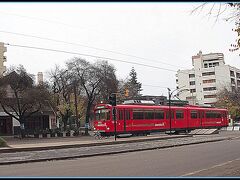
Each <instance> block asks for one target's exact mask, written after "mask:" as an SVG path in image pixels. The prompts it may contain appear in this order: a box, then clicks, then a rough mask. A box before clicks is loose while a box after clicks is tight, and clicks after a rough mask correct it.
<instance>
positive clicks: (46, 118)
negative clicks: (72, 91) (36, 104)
mask: <svg viewBox="0 0 240 180" xmlns="http://www.w3.org/2000/svg"><path fill="white" fill-rule="evenodd" d="M9 75H11V78H13V79H14V77H15V75H16V73H15V72H13V73H10V74H9ZM9 75H7V76H3V77H2V79H3V78H5V77H8V76H9ZM4 88H5V90H6V94H5V96H6V99H5V100H7V102H10V104H9V106H13V104H14V103H12V102H11V101H12V100H13V98H15V95H14V92H13V90H12V89H11V87H10V86H9V85H5V86H4ZM4 92H5V91H4ZM11 103H12V104H11ZM5 108H6V112H8V113H9V114H12V115H13V116H10V115H9V114H8V113H6V112H5V111H4V109H3V107H2V106H1V105H0V135H14V134H18V132H19V131H20V122H19V121H18V120H17V119H16V118H17V117H18V115H17V112H18V111H13V110H14V108H15V109H16V108H17V106H16V107H12V108H9V107H5ZM28 113H32V112H28ZM27 115H30V114H26V116H27ZM14 116H15V118H14ZM57 127H59V122H58V120H57V118H56V113H55V111H54V109H53V108H52V107H51V105H50V103H48V104H47V103H46V105H44V107H41V109H40V110H39V111H38V112H36V113H34V114H33V115H31V116H29V117H28V118H26V119H25V122H24V129H25V131H26V132H27V133H29V134H33V133H34V131H38V130H46V129H55V128H57Z"/></svg>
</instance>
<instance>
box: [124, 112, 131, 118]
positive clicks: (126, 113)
mask: <svg viewBox="0 0 240 180" xmlns="http://www.w3.org/2000/svg"><path fill="white" fill-rule="evenodd" d="M125 119H126V120H129V119H130V112H129V111H126V112H125Z"/></svg>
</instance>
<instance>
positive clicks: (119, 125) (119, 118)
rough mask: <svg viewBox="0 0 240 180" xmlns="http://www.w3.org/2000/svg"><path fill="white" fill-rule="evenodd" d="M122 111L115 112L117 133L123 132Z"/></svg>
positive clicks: (123, 116)
mask: <svg viewBox="0 0 240 180" xmlns="http://www.w3.org/2000/svg"><path fill="white" fill-rule="evenodd" d="M124 119H125V115H124V109H118V110H117V122H116V123H117V125H116V126H117V132H123V131H124V121H125V120H124Z"/></svg>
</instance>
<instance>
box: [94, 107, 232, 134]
mask: <svg viewBox="0 0 240 180" xmlns="http://www.w3.org/2000/svg"><path fill="white" fill-rule="evenodd" d="M115 108H116V134H126V133H127V134H129V133H130V134H150V133H151V132H154V131H169V130H171V131H174V132H176V133H178V132H183V131H184V132H189V131H191V130H194V129H199V128H221V127H227V126H228V112H227V110H226V109H218V108H206V107H198V106H184V107H178V106H171V107H170V109H169V106H147V105H117V106H115ZM169 110H170V111H171V118H170V116H169V114H170V113H169V112H170V111H169ZM112 112H113V106H111V105H109V104H99V105H97V106H96V107H95V108H94V130H95V131H99V132H100V133H101V134H102V135H105V136H110V135H114V132H115V128H114V118H113V113H112ZM170 122H171V126H170Z"/></svg>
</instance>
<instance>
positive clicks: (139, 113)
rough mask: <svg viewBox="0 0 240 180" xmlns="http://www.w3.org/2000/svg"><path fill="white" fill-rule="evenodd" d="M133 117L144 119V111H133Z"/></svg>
mask: <svg viewBox="0 0 240 180" xmlns="http://www.w3.org/2000/svg"><path fill="white" fill-rule="evenodd" d="M133 119H144V113H143V111H136V110H135V111H133Z"/></svg>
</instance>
